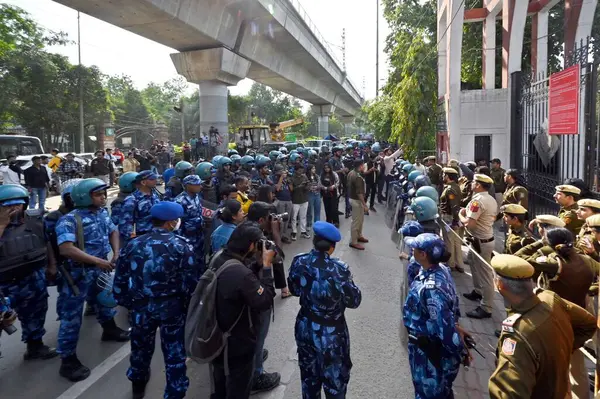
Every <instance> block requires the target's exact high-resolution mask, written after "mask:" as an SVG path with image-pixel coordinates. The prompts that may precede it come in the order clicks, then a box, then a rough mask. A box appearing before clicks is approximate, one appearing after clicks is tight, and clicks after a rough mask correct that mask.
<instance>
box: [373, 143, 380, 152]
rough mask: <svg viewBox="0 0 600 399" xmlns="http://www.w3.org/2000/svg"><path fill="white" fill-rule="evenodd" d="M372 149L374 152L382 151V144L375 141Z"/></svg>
mask: <svg viewBox="0 0 600 399" xmlns="http://www.w3.org/2000/svg"><path fill="white" fill-rule="evenodd" d="M371 151H373V152H381V145H380V144H379V143H375V144H373V145H372V146H371Z"/></svg>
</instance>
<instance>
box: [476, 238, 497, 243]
mask: <svg viewBox="0 0 600 399" xmlns="http://www.w3.org/2000/svg"><path fill="white" fill-rule="evenodd" d="M494 240H495V237H492V238H487V239H485V240H479V242H480V243H482V244H485V243H488V242H492V241H494Z"/></svg>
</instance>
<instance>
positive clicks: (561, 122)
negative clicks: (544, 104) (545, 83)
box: [548, 65, 580, 134]
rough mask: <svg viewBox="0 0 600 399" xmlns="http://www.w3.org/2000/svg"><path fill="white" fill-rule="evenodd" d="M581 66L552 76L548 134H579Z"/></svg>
mask: <svg viewBox="0 0 600 399" xmlns="http://www.w3.org/2000/svg"><path fill="white" fill-rule="evenodd" d="M579 71H580V70H579V65H574V66H572V67H570V68H567V69H565V70H564V71H561V72H557V73H553V74H552V75H551V76H550V87H549V93H548V95H549V101H548V115H549V116H548V134H578V133H579Z"/></svg>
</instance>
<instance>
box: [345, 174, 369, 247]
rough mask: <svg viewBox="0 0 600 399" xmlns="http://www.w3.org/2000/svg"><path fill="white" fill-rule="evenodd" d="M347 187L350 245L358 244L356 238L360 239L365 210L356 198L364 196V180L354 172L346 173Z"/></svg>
mask: <svg viewBox="0 0 600 399" xmlns="http://www.w3.org/2000/svg"><path fill="white" fill-rule="evenodd" d="M346 184H347V187H348V196H349V197H350V205H352V224H351V226H350V235H351V238H352V240H351V243H352V244H358V237H362V229H363V222H364V220H365V210H364V208H363V203H362V202H361V201H360V199H359V198H358V196H359V195H360V194H362V195H363V198H364V195H365V179H363V177H362V176H361V175H360V173H358V172H357V171H355V170H352V171H350V173H348V179H347V181H346Z"/></svg>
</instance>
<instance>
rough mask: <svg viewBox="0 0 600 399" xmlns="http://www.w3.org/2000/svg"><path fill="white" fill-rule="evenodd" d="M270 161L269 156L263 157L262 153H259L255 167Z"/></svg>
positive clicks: (260, 166)
mask: <svg viewBox="0 0 600 399" xmlns="http://www.w3.org/2000/svg"><path fill="white" fill-rule="evenodd" d="M270 162H271V159H270V158H269V157H265V156H264V155H259V156H257V157H256V168H257V169H259V168H262V167H263V166H265V165H268V164H269V163H270Z"/></svg>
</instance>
